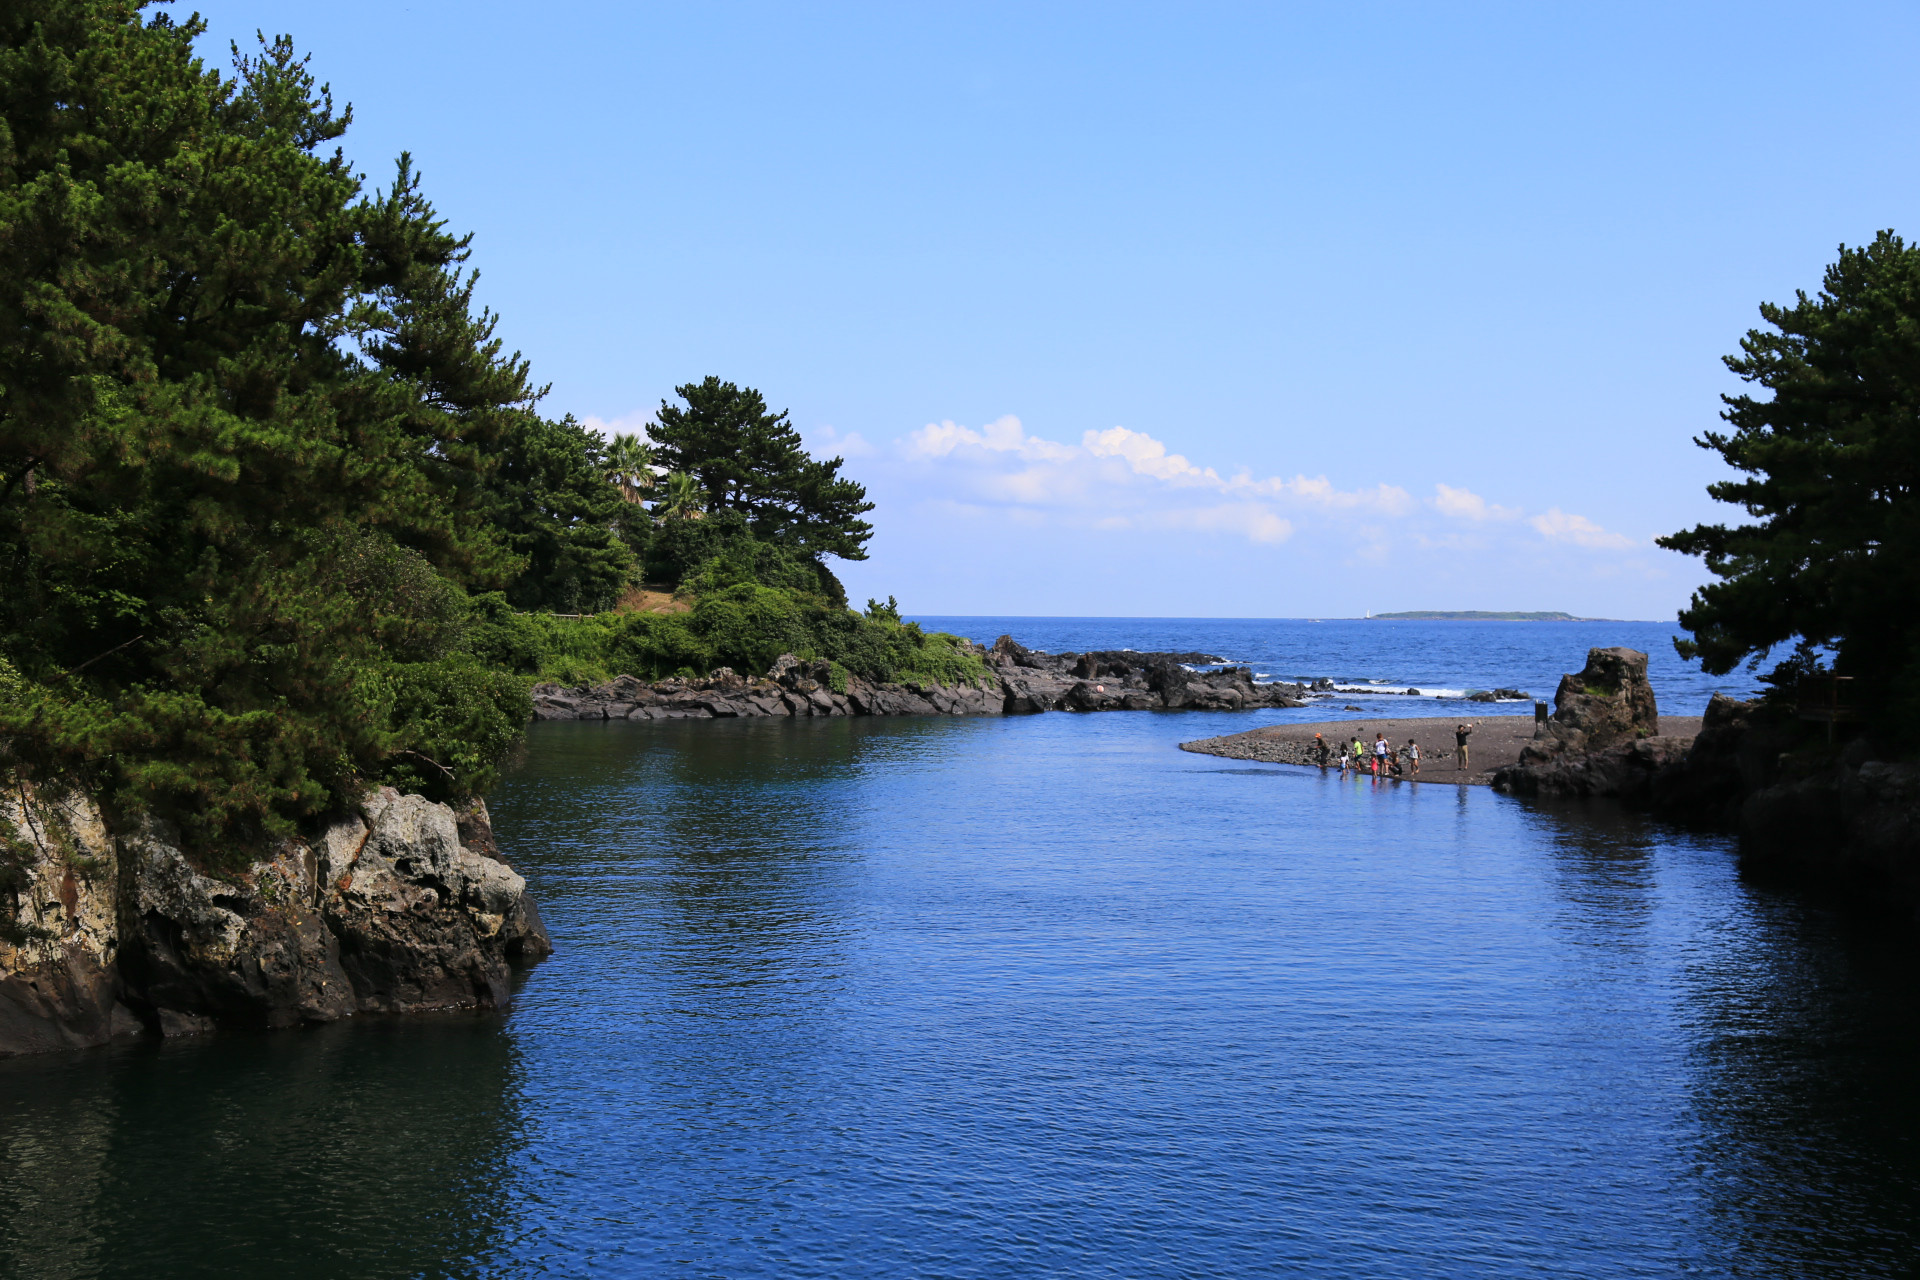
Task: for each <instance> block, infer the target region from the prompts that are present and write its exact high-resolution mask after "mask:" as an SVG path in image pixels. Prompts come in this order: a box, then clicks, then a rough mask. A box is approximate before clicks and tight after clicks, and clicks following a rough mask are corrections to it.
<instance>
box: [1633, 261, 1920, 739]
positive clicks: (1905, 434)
mask: <svg viewBox="0 0 1920 1280" xmlns="http://www.w3.org/2000/svg"><path fill="white" fill-rule="evenodd" d="M1760 313H1761V315H1762V316H1763V317H1764V318H1765V320H1766V321H1767V324H1768V326H1769V327H1768V328H1765V329H1754V330H1750V331H1749V332H1748V334H1747V336H1746V338H1745V339H1744V340H1743V341H1742V342H1741V344H1740V345H1741V353H1740V354H1739V355H1737V356H1730V357H1728V358H1727V361H1726V363H1727V367H1728V368H1729V369H1731V370H1732V371H1733V372H1734V373H1736V374H1738V375H1739V376H1740V377H1741V378H1742V379H1744V380H1746V381H1747V382H1749V383H1752V384H1755V385H1756V386H1757V387H1758V388H1760V389H1761V390H1762V391H1764V392H1765V393H1766V394H1764V395H1749V394H1742V395H1736V396H1728V397H1726V406H1727V407H1726V409H1725V411H1724V412H1723V413H1722V415H1721V416H1722V417H1723V418H1724V419H1725V420H1726V421H1727V423H1728V424H1729V426H1730V427H1731V430H1728V431H1709V432H1706V433H1705V434H1703V435H1702V436H1701V437H1700V438H1699V439H1698V440H1697V441H1696V443H1698V444H1699V445H1700V446H1701V447H1702V448H1705V449H1709V450H1712V451H1713V452H1715V453H1718V454H1719V455H1720V456H1721V457H1722V458H1724V459H1725V460H1726V462H1727V463H1728V465H1729V466H1731V467H1733V468H1735V469H1736V470H1737V471H1739V472H1741V473H1742V476H1741V478H1739V479H1734V480H1726V481H1722V482H1720V483H1717V484H1714V485H1711V486H1709V488H1708V493H1710V494H1711V495H1712V496H1713V497H1714V498H1716V499H1718V500H1719V501H1721V502H1725V503H1729V504H1731V505H1733V506H1737V507H1739V508H1740V509H1741V510H1742V511H1744V512H1745V513H1746V515H1747V516H1748V517H1750V522H1749V523H1744V524H1737V525H1726V524H1702V525H1698V526H1696V527H1694V528H1692V529H1688V530H1685V531H1683V532H1680V533H1675V534H1672V535H1669V536H1668V537H1665V538H1662V539H1660V540H1659V541H1660V545H1662V546H1664V547H1667V548H1670V549H1671V550H1674V551H1679V552H1683V553H1685V554H1688V555H1697V556H1700V557H1702V558H1703V559H1704V560H1705V561H1706V566H1707V568H1708V569H1709V570H1710V571H1711V572H1712V573H1713V574H1714V575H1715V576H1716V577H1717V578H1718V579H1719V581H1717V582H1714V583H1711V584H1709V585H1707V586H1705V587H1702V588H1701V589H1700V590H1699V591H1697V592H1695V593H1694V596H1693V600H1692V603H1691V605H1690V606H1689V607H1688V608H1687V609H1686V610H1684V611H1683V612H1682V613H1681V614H1680V623H1681V625H1682V626H1684V627H1685V628H1686V629H1687V630H1688V631H1689V632H1691V633H1692V638H1691V639H1690V640H1683V641H1679V642H1678V647H1679V650H1680V652H1681V654H1682V655H1683V656H1686V657H1698V658H1699V659H1700V662H1701V665H1702V666H1703V667H1704V668H1705V669H1706V670H1707V671H1708V672H1711V673H1713V674H1723V673H1726V672H1729V671H1731V670H1733V669H1734V668H1735V667H1736V666H1737V665H1739V664H1740V663H1741V662H1743V661H1744V662H1747V663H1748V664H1749V665H1750V666H1754V667H1756V668H1757V664H1759V663H1760V662H1761V661H1763V660H1764V659H1765V658H1766V656H1767V655H1768V653H1769V652H1770V651H1771V650H1772V649H1773V648H1774V647H1775V646H1777V645H1780V644H1784V643H1789V642H1795V643H1796V644H1797V647H1796V649H1795V651H1794V655H1793V656H1792V657H1790V658H1789V659H1788V660H1787V662H1786V663H1784V664H1782V666H1781V668H1780V669H1779V670H1778V671H1776V672H1775V673H1774V674H1775V677H1776V678H1775V679H1774V680H1773V681H1772V683H1774V684H1775V685H1776V687H1779V686H1782V685H1784V684H1786V683H1791V682H1792V680H1793V678H1795V677H1797V676H1799V675H1804V674H1816V673H1818V672H1820V671H1822V670H1824V668H1823V667H1822V666H1821V664H1820V662H1819V660H1818V658H1817V652H1818V651H1820V650H1825V651H1827V652H1829V653H1831V654H1832V657H1833V670H1834V671H1836V672H1838V673H1839V674H1841V675H1845V676H1851V677H1854V678H1856V679H1858V680H1860V681H1861V682H1862V694H1863V695H1864V697H1865V703H1866V705H1869V706H1871V707H1873V708H1874V709H1875V710H1876V711H1878V712H1879V713H1881V714H1882V715H1884V716H1887V717H1890V718H1891V719H1892V720H1893V721H1894V722H1898V721H1899V720H1901V719H1902V718H1904V717H1905V716H1906V715H1907V714H1908V712H1910V711H1920V632H1916V631H1915V629H1914V627H1913V624H1912V619H1911V616H1910V615H1909V614H1908V612H1907V610H1908V609H1909V608H1911V602H1912V601H1913V600H1915V599H1916V598H1920V246H1916V245H1909V244H1907V243H1906V242H1905V241H1903V240H1902V239H1901V238H1900V237H1899V236H1897V235H1894V234H1893V233H1892V232H1891V231H1885V232H1882V233H1880V234H1879V235H1878V236H1877V237H1875V239H1874V240H1873V242H1872V243H1870V244H1867V245H1864V246H1860V247H1857V248H1851V249H1850V248H1847V247H1846V246H1844V245H1843V246H1841V249H1840V254H1839V258H1838V260H1837V261H1835V262H1834V263H1833V264H1832V265H1831V266H1830V267H1828V268H1827V271H1826V276H1825V279H1824V281H1823V283H1822V287H1821V290H1820V292H1819V294H1818V295H1817V296H1814V297H1808V296H1807V294H1805V293H1804V292H1803V293H1800V294H1798V295H1797V297H1796V299H1795V301H1794V304H1793V305H1792V306H1777V305H1773V304H1768V305H1763V306H1762V307H1761V308H1760Z"/></svg>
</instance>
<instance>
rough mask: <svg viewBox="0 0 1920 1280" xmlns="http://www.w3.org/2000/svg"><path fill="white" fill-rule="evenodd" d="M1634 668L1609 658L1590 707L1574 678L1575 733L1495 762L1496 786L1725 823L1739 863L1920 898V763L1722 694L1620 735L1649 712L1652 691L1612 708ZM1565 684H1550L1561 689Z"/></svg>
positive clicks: (1907, 899) (1918, 903)
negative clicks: (1811, 730) (1685, 721)
mask: <svg viewBox="0 0 1920 1280" xmlns="http://www.w3.org/2000/svg"><path fill="white" fill-rule="evenodd" d="M1606 652H1608V651H1604V650H1595V651H1594V653H1595V654H1602V653H1606ZM1615 652H1618V651H1615ZM1588 665H1589V670H1591V669H1592V667H1593V665H1594V664H1593V663H1592V662H1591V661H1589V664H1588ZM1631 665H1632V664H1627V665H1626V667H1625V668H1616V669H1621V670H1625V671H1626V672H1627V678H1626V679H1623V681H1622V682H1621V685H1620V686H1619V690H1618V693H1617V694H1616V695H1615V696H1614V700H1613V701H1612V703H1611V705H1609V706H1603V707H1601V708H1600V709H1599V711H1598V713H1596V711H1595V703H1594V701H1593V700H1592V698H1593V695H1590V694H1588V693H1586V692H1585V689H1584V685H1583V688H1582V692H1581V694H1580V695H1579V696H1580V697H1581V698H1582V699H1584V700H1583V701H1580V702H1577V703H1574V704H1573V705H1574V708H1575V720H1574V723H1573V724H1572V725H1571V726H1570V727H1571V728H1573V729H1574V730H1575V733H1572V734H1568V735H1566V737H1564V738H1558V739H1555V740H1554V742H1551V743H1547V744H1543V749H1542V750H1541V751H1539V752H1538V753H1536V754H1535V756H1534V758H1532V759H1527V758H1525V757H1523V759H1522V762H1521V763H1519V764H1517V765H1514V766H1513V767H1511V768H1509V769H1504V770H1501V771H1500V772H1499V773H1497V774H1496V775H1495V778H1494V785H1495V787H1497V788H1499V789H1501V790H1504V791H1509V792H1512V793H1514V794H1518V795H1531V796H1608V797H1612V798H1615V799H1618V800H1621V801H1624V802H1626V803H1629V804H1633V805H1636V806H1639V807H1643V808H1647V809H1650V810H1651V811H1652V812H1653V813H1655V814H1656V815H1658V816H1659V817H1662V818H1666V819H1668V820H1671V821H1675V822H1681V823H1685V824H1688V825H1692V826H1701V827H1707V828H1711V829H1715V830H1721V831H1732V832H1735V833H1737V834H1738V836H1739V838H1740V856H1741V860H1742V861H1743V862H1744V863H1746V864H1748V865H1749V866H1764V867H1769V868H1772V869H1775V870H1778V871H1784V872H1788V873H1790V874H1793V875H1795V876H1797V877H1799V878H1801V879H1803V880H1805V881H1807V882H1808V883H1811V884H1817V885H1823V886H1828V887H1839V888H1844V889H1850V890H1854V891H1859V892H1863V893H1866V894H1870V895H1872V896H1873V898H1874V899H1875V900H1876V901H1877V902H1879V903H1880V904H1881V905H1883V906H1884V905H1897V906H1898V907H1900V908H1901V909H1904V910H1909V911H1911V910H1915V909H1920V764H1914V763H1910V762H1908V763H1901V762H1890V761H1884V760H1877V759H1875V758H1874V754H1875V753H1874V749H1873V746H1872V744H1871V742H1870V741H1869V740H1868V739H1866V738H1855V739H1854V740H1853V741H1851V742H1849V743H1847V744H1845V745H1844V746H1843V747H1841V748H1839V749H1835V748H1832V747H1829V746H1828V745H1827V744H1826V743H1824V742H1811V743H1810V742H1809V741H1808V740H1807V737H1806V734H1805V731H1804V728H1802V727H1800V726H1798V725H1796V723H1795V722H1794V721H1793V720H1792V719H1791V718H1789V717H1787V716H1785V715H1783V714H1781V713H1780V712H1778V711H1768V710H1766V709H1765V708H1763V707H1761V706H1760V705H1759V704H1756V703H1751V702H1742V701H1739V700H1737V699H1734V698H1729V697H1726V696H1725V695H1721V694H1716V695H1715V696H1714V698H1713V700H1712V701H1711V702H1709V703H1708V704H1707V710H1706V715H1705V717H1704V718H1703V720H1702V723H1701V729H1700V732H1699V734H1698V735H1697V736H1696V737H1694V738H1691V739H1688V738H1662V737H1658V736H1649V737H1632V738H1628V737H1626V736H1625V735H1626V734H1628V733H1637V732H1638V730H1639V728H1640V727H1642V726H1643V725H1645V724H1646V723H1647V722H1648V721H1650V720H1651V718H1652V716H1653V714H1654V712H1653V702H1652V693H1651V690H1649V691H1648V692H1647V695H1646V699H1645V701H1644V708H1645V710H1644V712H1636V713H1633V714H1632V715H1629V716H1622V715H1620V714H1618V711H1617V708H1618V707H1619V706H1620V705H1621V704H1622V703H1628V704H1632V703H1638V701H1639V700H1638V698H1637V696H1634V695H1633V694H1632V692H1631V688H1632V680H1631V670H1630V669H1631ZM1642 670H1644V668H1642ZM1581 674H1582V677H1584V676H1585V675H1586V674H1587V673H1585V672H1583V673H1581ZM1576 679H1577V678H1576V677H1573V676H1569V677H1568V681H1574V680H1576ZM1567 688H1568V686H1567V685H1566V684H1563V685H1562V686H1561V689H1562V692H1563V694H1564V693H1565V692H1566V691H1567ZM1635 716H1644V719H1637V718H1634V717H1635ZM1557 718H1558V717H1556V719H1557ZM1656 723H1657V722H1656ZM1595 726H1598V727H1599V729H1600V732H1599V733H1596V732H1595ZM1596 740H1597V741H1598V742H1599V743H1600V745H1599V746H1598V747H1597V748H1595V747H1593V746H1592V745H1591V744H1593V743H1594V742H1595V741H1596ZM1570 743H1581V744H1585V745H1586V746H1587V748H1588V749H1585V750H1576V749H1573V747H1571V746H1569V745H1567V744H1570Z"/></svg>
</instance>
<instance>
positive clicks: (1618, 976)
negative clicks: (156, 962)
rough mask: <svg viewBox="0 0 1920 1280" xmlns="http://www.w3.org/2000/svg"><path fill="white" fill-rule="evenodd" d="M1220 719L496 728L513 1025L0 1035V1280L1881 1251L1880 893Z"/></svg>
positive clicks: (1900, 1020)
mask: <svg viewBox="0 0 1920 1280" xmlns="http://www.w3.org/2000/svg"><path fill="white" fill-rule="evenodd" d="M988 638H991V637H988ZM1260 714H1264V715H1267V716H1271V715H1274V714H1278V713H1260ZM1258 722H1260V721H1259V716H1258V715H1255V716H1237V715H1226V714H1207V713H1121V714H1109V715H1103V716H1084V717H1075V716H1069V715H1063V714H1056V715H1047V716H1040V717H1029V718H1019V719H1011V720H1004V721H1001V720H988V719H976V720H946V719H939V718H926V719H902V720H892V721H847V720H839V721H833V720H825V721H802V722H791V721H788V722H778V721H772V722H769V721H761V722H753V721H732V722H662V723H654V724H625V723H617V724H572V723H569V724H547V725H538V726H535V727H534V730H533V731H532V733H531V734H530V738H529V742H528V746H527V749H526V751H525V753H524V755H523V757H522V758H521V759H520V761H519V762H518V763H517V765H516V766H515V768H514V770H513V772H512V774H511V776H510V778H509V779H508V781H507V782H506V783H505V784H504V785H503V786H502V787H501V789H500V791H499V792H498V794H497V796H496V798H495V800H494V813H495V817H496V825H497V828H498V830H499V832H500V835H501V837H502V843H503V845H504V846H505V848H506V850H507V853H508V855H509V856H510V857H511V858H512V859H513V861H514V863H515V865H516V866H517V867H519V868H520V869H521V870H522V871H523V872H525V874H526V875H527V877H528V879H529V880H530V881H531V882H532V884H533V886H534V889H535V892H536V893H537V895H538V897H539V901H540V903H541V905H542V907H543V909H544V911H545V913H546V917H547V920H548V922H549V924H550V926H551V927H552V930H553V933H554V937H555V941H556V943H557V944H558V947H559V950H558V952H557V954H556V955H555V956H554V957H553V958H552V959H551V960H550V961H548V962H547V963H545V964H544V965H542V966H540V967H539V968H537V969H535V970H534V971H533V972H532V973H531V974H530V975H529V976H528V978H527V979H526V980H525V982H524V984H523V985H522V988H521V992H520V1001H519V1003H518V1004H517V1005H516V1007H515V1008H514V1009H513V1010H512V1011H511V1012H510V1013H509V1014H507V1015H504V1016H448V1017H439V1018H427V1019H416V1020H392V1021H388V1020H360V1021H356V1022H354V1023H351V1024H348V1025H343V1026H335V1027H329V1028H323V1029H320V1030H317V1031H309V1032H301V1033H289V1034H277V1035H251V1036H249V1035H231V1036H221V1037H213V1038H206V1039H198V1040H189V1041H178V1042H174V1043H170V1044H166V1045H158V1046H153V1045H142V1046H134V1047H130V1048H123V1049H114V1050H111V1051H103V1052H98V1053H92V1054H81V1055H72V1056H67V1057H60V1058H40V1059H33V1060H15V1061H11V1062H0V1274H5V1275H9V1276H11V1275H19V1276H30V1277H41V1276H46V1277H66V1276H128V1277H132V1276H141V1277H153V1276H175V1275H180V1276H197V1275H266V1276H275V1277H287V1278H293V1277H309V1276H407V1275H442V1274H455V1275H482V1276H537V1275H552V1276H575V1275H648V1276H654V1275H657V1276H686V1277H759V1276H767V1277H773V1276H779V1277H812V1276H819V1277H827V1276H836V1277H838V1276H846V1277H922V1276H925V1277H943V1276H950V1277H976V1276H977V1277H1032V1276H1044V1275H1060V1276H1098V1277H1107V1276H1114V1277H1119V1276H1127V1277H1176V1276H1180V1277H1185V1276H1249V1275H1277V1276H1302V1277H1327V1278H1329V1280H1331V1278H1335V1277H1341V1278H1346V1277H1432V1276H1460V1277H1484V1276H1593V1277H1613V1276H1660V1277H1670V1276H1675V1275H1683V1274H1697V1275H1712V1276H1734V1275H1739V1276H1755V1277H1760V1276H1767V1277H1772V1276H1831V1277H1854V1276H1902V1275H1909V1274H1912V1273H1914V1272H1915V1270H1916V1269H1920V1239H1917V1238H1916V1230H1920V1146H1917V1144H1916V1138H1920V1108H1917V1106H1916V1098H1920V1091H1917V1090H1916V1087H1915V1086H1916V1083H1917V1082H1916V1063H1920V1052H1917V1051H1920V1034H1916V1032H1917V1031H1920V983H1916V981H1915V979H1916V977H1920V966H1916V964H1915V960H1914V953H1913V951H1912V950H1911V948H1910V947H1909V946H1908V944H1907V943H1906V942H1905V941H1904V940H1902V939H1900V938H1898V937H1896V936H1895V935H1894V932H1893V931H1892V930H1890V928H1889V927H1888V926H1887V925H1886V924H1884V923H1879V924H1871V925H1868V924H1860V923H1848V922H1847V920H1846V919H1845V918H1842V917H1839V916H1836V915H1834V914H1832V913H1831V912H1829V911H1828V910H1827V909H1826V908H1823V907H1821V906H1818V905H1813V904H1810V903H1809V902H1807V901H1805V900H1803V899H1802V898H1800V897H1798V896H1796V895H1795V894H1793V893H1791V892H1786V891H1780V890H1774V889H1770V888H1766V887H1761V886H1755V885H1752V884H1748V883H1746V882H1743V881H1742V880H1741V879H1740V878H1739V877H1738V876H1737V875H1736V873H1735V869H1734V866H1733V859H1732V854H1731V851H1730V849H1729V848H1728V847H1727V845H1726V843H1725V842H1723V841H1721V840H1719V839H1715V838H1702V837H1691V836H1686V835H1682V834H1679V833H1676V832H1674V831H1671V830H1666V829H1661V828H1658V827H1655V826H1652V825H1649V824H1647V823H1645V822H1643V821H1641V820H1639V819H1637V818H1633V817H1630V816H1623V815H1621V814H1619V813H1617V812H1614V811H1612V810H1610V809H1607V808H1605V807H1602V806H1594V807H1592V808H1572V809H1550V808H1542V807H1537V806H1533V807H1530V806H1528V805H1525V804H1522V803H1519V802H1516V801H1513V800H1509V799H1505V798H1502V797H1499V796H1496V795H1493V794H1491V793H1489V792H1487V791H1485V790H1482V789H1465V788H1456V787H1453V786H1449V785H1441V784H1425V785H1422V786H1420V787H1418V788H1416V787H1412V786H1405V785H1397V784H1376V783H1373V782H1370V781H1352V782H1346V783H1342V782H1341V781H1340V780H1339V779H1337V778H1333V777H1323V776H1321V775H1319V774H1317V773H1314V772H1310V771H1303V770H1294V769H1289V768H1286V767H1284V766H1262V765H1243V764H1236V763H1234V762H1230V761H1222V760H1218V759H1215V758H1212V757H1202V756H1194V755H1190V754H1186V753H1182V752H1180V751H1178V750H1177V749H1176V744H1177V743H1178V742H1180V741H1182V740H1184V739H1189V738H1193V737H1198V736H1203V735H1205V734H1211V733H1219V732H1226V731H1230V730H1232V729H1237V728H1244V727H1247V726H1249V725H1251V724H1254V723H1258Z"/></svg>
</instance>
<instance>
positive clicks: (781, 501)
mask: <svg viewBox="0 0 1920 1280" xmlns="http://www.w3.org/2000/svg"><path fill="white" fill-rule="evenodd" d="M674 390H675V392H676V394H678V395H679V396H680V398H681V399H682V400H684V401H686V407H685V408H681V407H679V406H677V405H674V404H671V403H668V402H664V401H663V402H662V403H661V405H660V412H659V414H658V415H657V418H658V422H657V425H656V426H655V427H654V428H653V431H652V434H653V437H654V439H655V440H656V441H658V443H659V455H660V461H661V462H662V463H663V464H665V465H666V466H667V467H668V469H669V470H672V471H681V472H685V473H687V474H689V475H692V476H694V477H695V478H697V480H698V481H699V483H700V487H701V488H702V489H704V490H705V491H706V495H707V504H706V505H707V509H708V510H710V511H738V512H740V513H741V514H742V515H744V516H745V517H746V518H747V521H748V525H749V527H750V528H751V529H752V531H753V534H754V536H755V537H757V538H761V539H763V540H765V541H768V542H773V543H777V544H779V545H781V546H785V547H789V548H791V549H793V550H796V551H799V552H801V553H802V554H804V555H807V556H811V557H813V558H815V559H818V558H819V557H820V556H823V555H833V556H839V557H840V558H841V559H843V560H864V559H866V558H867V553H866V543H867V539H868V538H870V537H871V536H872V535H873V526H872V525H870V524H868V523H867V522H866V521H865V520H862V519H861V518H860V517H861V516H863V515H865V514H866V513H867V512H869V511H871V510H873V504H872V503H871V502H868V501H867V500H866V497H867V491H866V489H865V487H863V486H862V485H860V484H857V483H855V482H854V481H852V480H847V479H844V478H842V477H841V475H840V468H841V466H842V465H843V459H840V458H831V459H827V460H825V461H821V460H818V459H815V458H812V457H810V456H808V454H807V452H806V450H805V448H803V447H802V445H801V443H800V433H799V432H798V431H796V430H795V429H794V428H793V425H792V424H791V423H790V422H788V420H787V417H788V415H787V413H786V412H785V411H782V412H780V413H770V412H768V410H767V402H766V400H765V399H764V398H763V397H762V396H761V394H760V393H759V392H758V391H755V390H754V389H753V388H751V387H744V388H743V387H737V386H735V385H734V384H733V383H731V382H722V381H720V379H718V378H707V379H706V380H705V381H703V382H697V383H693V382H690V383H688V384H687V385H685V386H682V387H676V388H674Z"/></svg>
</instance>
